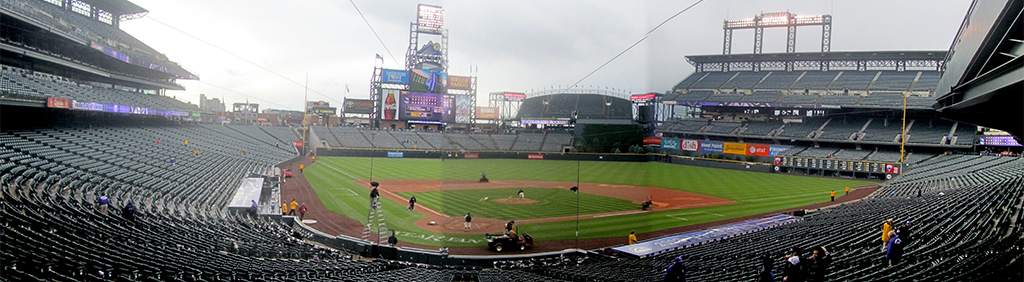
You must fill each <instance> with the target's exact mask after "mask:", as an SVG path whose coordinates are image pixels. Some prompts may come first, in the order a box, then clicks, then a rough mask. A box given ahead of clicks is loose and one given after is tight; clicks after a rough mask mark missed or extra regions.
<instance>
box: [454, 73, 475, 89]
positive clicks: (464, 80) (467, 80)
mask: <svg viewBox="0 0 1024 282" xmlns="http://www.w3.org/2000/svg"><path fill="white" fill-rule="evenodd" d="M472 85H473V78H472V77H468V76H455V75H450V76H448V89H461V90H470V89H471V88H472Z"/></svg>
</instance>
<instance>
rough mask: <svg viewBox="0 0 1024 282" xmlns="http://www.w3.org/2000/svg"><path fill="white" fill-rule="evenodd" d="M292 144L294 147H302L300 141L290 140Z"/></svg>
mask: <svg viewBox="0 0 1024 282" xmlns="http://www.w3.org/2000/svg"><path fill="white" fill-rule="evenodd" d="M292 145H294V146H295V147H299V148H302V141H292Z"/></svg>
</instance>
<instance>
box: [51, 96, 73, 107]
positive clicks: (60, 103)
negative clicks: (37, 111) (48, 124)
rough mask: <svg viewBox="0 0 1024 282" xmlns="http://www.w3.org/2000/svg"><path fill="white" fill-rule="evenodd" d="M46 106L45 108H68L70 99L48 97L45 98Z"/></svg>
mask: <svg viewBox="0 0 1024 282" xmlns="http://www.w3.org/2000/svg"><path fill="white" fill-rule="evenodd" d="M46 107H47V108H59V109H70V108H71V100H68V99H61V98H53V97H48V98H46Z"/></svg>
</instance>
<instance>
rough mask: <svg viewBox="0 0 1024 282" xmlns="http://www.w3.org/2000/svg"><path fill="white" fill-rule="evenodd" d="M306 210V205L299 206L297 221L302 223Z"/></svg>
mask: <svg viewBox="0 0 1024 282" xmlns="http://www.w3.org/2000/svg"><path fill="white" fill-rule="evenodd" d="M307 210H308V209H307V208H306V203H302V206H299V221H302V219H303V218H305V217H306V211H307Z"/></svg>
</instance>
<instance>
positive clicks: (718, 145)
mask: <svg viewBox="0 0 1024 282" xmlns="http://www.w3.org/2000/svg"><path fill="white" fill-rule="evenodd" d="M723 146H724V144H722V142H718V141H701V142H700V151H701V152H708V153H721V152H723V150H722V147H723Z"/></svg>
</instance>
